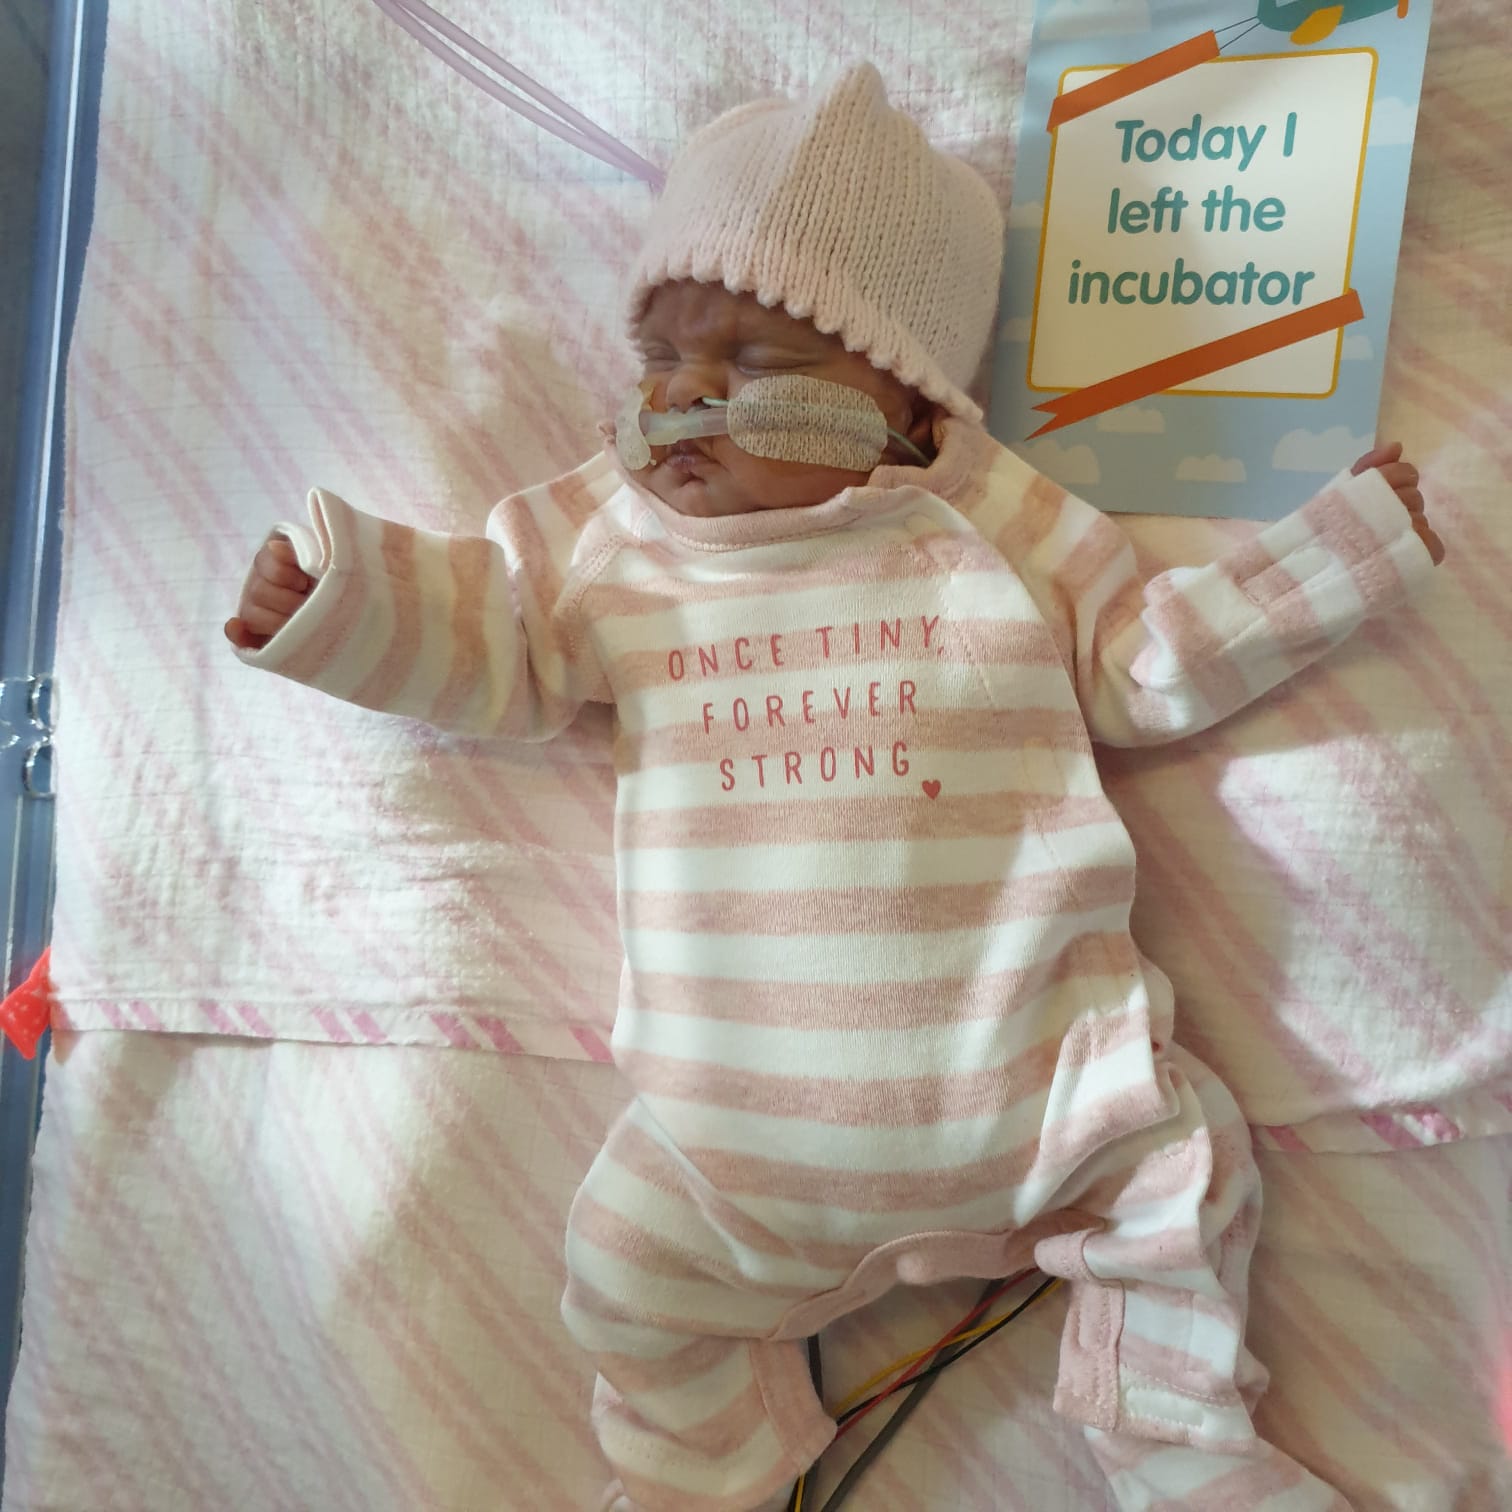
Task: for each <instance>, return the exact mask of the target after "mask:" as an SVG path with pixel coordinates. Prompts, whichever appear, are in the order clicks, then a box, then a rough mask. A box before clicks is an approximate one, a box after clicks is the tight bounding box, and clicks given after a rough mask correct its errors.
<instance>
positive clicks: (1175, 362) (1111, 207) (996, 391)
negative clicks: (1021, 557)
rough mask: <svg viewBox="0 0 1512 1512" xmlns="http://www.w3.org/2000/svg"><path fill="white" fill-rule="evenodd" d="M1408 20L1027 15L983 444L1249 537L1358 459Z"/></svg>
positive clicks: (1100, 492)
mask: <svg viewBox="0 0 1512 1512" xmlns="http://www.w3.org/2000/svg"><path fill="white" fill-rule="evenodd" d="M1239 8H1240V9H1243V8H1244V7H1243V5H1242V4H1241V5H1240V7H1239ZM1428 8H1429V7H1428V4H1427V0H1413V3H1412V5H1411V6H1410V7H1409V6H1407V5H1405V4H1403V5H1398V3H1397V0H1391V4H1390V7H1389V9H1387V8H1386V7H1384V6H1383V5H1382V4H1381V3H1380V0H1356V4H1355V5H1354V6H1353V7H1351V6H1349V5H1343V6H1339V5H1332V6H1328V7H1320V6H1315V5H1310V4H1296V3H1293V4H1285V3H1277V0H1270V3H1268V4H1265V5H1262V6H1261V8H1260V12H1259V14H1258V15H1255V14H1251V15H1250V16H1249V17H1248V18H1239V19H1236V20H1235V21H1234V22H1233V24H1232V25H1230V26H1228V27H1223V28H1215V27H1214V25H1213V22H1214V11H1215V7H1214V6H1213V5H1212V4H1195V3H1192V0H1040V5H1039V10H1038V13H1037V18H1036V31H1035V42H1034V48H1033V51H1032V53H1031V56H1030V63H1029V74H1028V82H1027V85H1026V90H1025V110H1024V124H1023V128H1022V139H1021V143H1020V149H1019V159H1018V167H1017V175H1016V184H1015V191H1014V203H1013V207H1012V209H1011V210H1010V214H1009V235H1008V256H1007V259H1006V266H1005V276H1004V285H1003V300H1002V312H1003V314H1002V327H1001V330H1000V340H999V346H998V351H997V357H996V362H995V366H994V384H993V404H992V411H991V417H990V424H991V427H992V430H993V432H994V434H995V435H997V436H998V438H999V439H1000V440H1002V441H1003V442H1005V444H1007V445H1009V446H1012V447H1014V448H1015V449H1016V450H1018V451H1020V452H1021V453H1022V454H1023V455H1024V456H1026V457H1027V458H1028V459H1029V460H1030V461H1031V462H1033V463H1034V464H1035V465H1036V466H1037V467H1039V469H1040V470H1041V471H1042V472H1045V473H1046V474H1048V475H1049V476H1051V477H1053V478H1055V479H1056V480H1057V481H1058V482H1061V483H1064V484H1065V485H1066V486H1067V487H1068V488H1071V489H1072V490H1073V491H1075V492H1078V493H1080V494H1082V495H1083V496H1084V497H1086V498H1088V499H1090V500H1091V501H1092V502H1094V503H1096V504H1099V505H1100V506H1102V507H1104V508H1108V509H1125V510H1144V511H1153V512H1161V513H1177V514H1210V515H1236V516H1249V517H1252V518H1274V517H1277V516H1279V515H1281V514H1284V513H1285V512H1287V510H1289V509H1290V508H1292V507H1294V505H1295V504H1296V503H1298V502H1300V500H1301V499H1302V498H1304V497H1306V495H1307V494H1309V493H1311V492H1312V491H1313V490H1314V489H1315V488H1316V487H1317V485H1318V484H1319V483H1321V482H1322V481H1323V480H1324V478H1326V476H1328V475H1330V474H1332V473H1333V472H1335V471H1336V470H1337V469H1338V468H1339V467H1341V466H1344V465H1347V464H1348V463H1349V462H1352V461H1353V460H1354V458H1355V457H1356V456H1358V455H1359V454H1360V453H1361V452H1363V451H1365V450H1367V449H1368V448H1369V446H1370V444H1371V442H1372V440H1373V433H1374V423H1375V414H1376V408H1377V405H1378V402H1379V395H1380V381H1381V372H1382V356H1383V352H1384V346H1385V336H1386V330H1387V325H1388V320H1389V312H1390V304H1391V292H1392V285H1393V283H1394V279H1395V270H1396V251H1397V245H1398V241H1399V238H1400V233H1401V223H1402V210H1403V204H1404V201H1405V194H1406V181H1407V169H1408V164H1409V161H1410V153H1411V139H1412V133H1413V126H1414V122H1415V117H1416V107H1417V97H1418V90H1419V85H1420V80H1421V71H1422V64H1423V56H1424V52H1425V49H1426V42H1427V27H1428V15H1427V12H1428ZM1399 10H1400V11H1403V12H1407V14H1398V11H1399ZM1352 12H1353V13H1355V14H1352ZM1304 13H1305V14H1304ZM1330 22H1331V23H1332V24H1331V25H1329V24H1328V23H1330ZM1272 23H1274V24H1272ZM1299 38H1301V39H1302V40H1298V39H1299ZM1307 39H1311V40H1310V41H1309V40H1307ZM1356 44H1359V45H1356ZM1120 53H1122V54H1125V55H1126V61H1124V62H1122V63H1119V62H1116V61H1110V58H1111V59H1117V58H1118V56H1119V55H1120ZM1041 190H1042V192H1043V198H1037V197H1036V196H1037V195H1038V194H1039V193H1040V192H1041ZM1299 474H1312V475H1313V476H1311V477H1308V476H1299Z"/></svg>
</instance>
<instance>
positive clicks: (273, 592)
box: [241, 578, 305, 619]
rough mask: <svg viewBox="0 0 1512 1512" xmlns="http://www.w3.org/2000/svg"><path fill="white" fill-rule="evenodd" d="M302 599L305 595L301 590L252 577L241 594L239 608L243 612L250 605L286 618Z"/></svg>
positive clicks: (302, 601)
mask: <svg viewBox="0 0 1512 1512" xmlns="http://www.w3.org/2000/svg"><path fill="white" fill-rule="evenodd" d="M304 601H305V595H304V594H303V593H302V592H299V591H297V590H295V589H293V588H280V587H278V586H277V584H275V583H269V582H266V581H264V580H261V579H256V578H254V579H253V581H252V582H250V583H249V584H248V585H247V591H246V593H245V594H243V596H242V602H241V610H242V612H243V613H244V614H245V613H246V611H247V610H248V608H250V607H256V608H258V609H268V610H271V611H272V612H273V613H275V614H281V615H282V616H283V617H284V618H285V619H288V618H289V616H290V615H292V614H293V613H294V611H295V610H296V609H298V608H299V606H300V605H301V604H303V603H304Z"/></svg>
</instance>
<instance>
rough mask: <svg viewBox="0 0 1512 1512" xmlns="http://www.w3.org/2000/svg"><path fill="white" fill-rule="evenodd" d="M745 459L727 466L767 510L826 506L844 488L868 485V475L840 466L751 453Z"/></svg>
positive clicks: (743, 455)
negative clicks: (848, 470) (824, 504)
mask: <svg viewBox="0 0 1512 1512" xmlns="http://www.w3.org/2000/svg"><path fill="white" fill-rule="evenodd" d="M741 456H742V460H741V462H739V463H733V462H732V463H730V464H727V465H729V467H730V470H731V472H732V473H735V472H737V470H738V473H739V477H740V481H741V483H742V485H743V486H744V487H745V488H746V489H747V490H748V491H750V492H751V493H752V494H754V495H756V496H757V499H758V507H761V508H765V509H801V508H803V507H805V506H807V505H810V504H822V503H824V501H825V500H826V499H832V498H834V496H835V495H836V494H837V493H839V492H840V491H841V490H842V489H846V488H854V487H858V486H859V485H860V484H862V483H865V482H866V479H867V476H868V475H867V474H866V473H856V472H845V471H843V470H842V469H840V468H838V467H815V466H814V465H813V464H812V463H809V462H784V461H781V460H779V459H777V458H774V457H753V456H751V455H750V454H749V453H744V454H741Z"/></svg>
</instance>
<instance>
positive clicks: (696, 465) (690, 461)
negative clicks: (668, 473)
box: [661, 441, 719, 474]
mask: <svg viewBox="0 0 1512 1512" xmlns="http://www.w3.org/2000/svg"><path fill="white" fill-rule="evenodd" d="M661 465H662V466H663V467H670V468H672V469H673V471H674V472H687V473H695V474H696V473H699V472H702V471H703V470H704V469H705V468H709V467H717V466H718V465H719V464H718V463H717V462H715V460H714V459H713V457H711V456H710V455H709V454H708V452H706V451H705V450H704V449H703V448H702V447H701V446H700V445H699V444H698V443H697V442H696V441H674V442H673V443H672V445H671V446H669V447H668V448H667V449H666V453H665V454H664V455H663V457H662V458H661Z"/></svg>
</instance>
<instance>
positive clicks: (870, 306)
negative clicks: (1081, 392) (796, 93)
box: [630, 63, 1003, 420]
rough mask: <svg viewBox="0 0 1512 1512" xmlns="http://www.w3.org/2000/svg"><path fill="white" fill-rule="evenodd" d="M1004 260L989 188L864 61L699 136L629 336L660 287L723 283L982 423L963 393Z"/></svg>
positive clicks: (672, 191)
mask: <svg viewBox="0 0 1512 1512" xmlns="http://www.w3.org/2000/svg"><path fill="white" fill-rule="evenodd" d="M1002 256H1003V218H1002V213H1001V212H1000V211H999V209H998V205H997V199H996V196H995V195H994V194H993V192H992V190H991V189H990V188H989V187H988V186H987V183H986V181H985V180H984V179H982V178H981V177H980V175H978V174H977V173H976V171H975V170H974V169H972V168H970V167H968V166H967V164H965V163H964V162H962V161H961V160H960V159H958V158H953V157H949V156H947V155H946V154H945V153H943V152H938V151H936V150H935V149H934V148H933V147H931V146H930V145H929V143H928V142H927V141H926V140H925V137H924V133H923V132H922V131H921V130H920V129H919V127H918V125H917V124H916V123H915V122H914V121H912V120H910V119H909V117H907V116H906V115H904V114H903V113H902V112H901V111H899V110H894V109H893V108H892V106H891V105H889V104H888V103H887V91H886V89H885V87H884V86H883V83H882V79H881V76H880V75H879V74H878V73H877V70H876V69H875V68H873V67H872V66H871V64H869V63H862V64H859V65H857V66H856V67H854V68H851V69H849V70H848V71H847V72H846V73H844V74H843V75H841V77H840V78H839V79H838V80H837V81H836V82H835V83H834V84H833V85H831V87H830V88H829V89H828V90H826V91H824V92H822V93H820V94H817V95H815V96H814V97H812V98H811V99H808V100H805V101H801V102H795V101H791V100H783V99H776V100H757V101H755V102H754V103H752V104H749V105H742V106H740V107H738V108H737V109H735V110H731V111H728V112H727V113H726V114H724V115H722V116H720V117H719V118H718V119H717V120H715V121H712V122H711V123H710V124H709V125H707V126H705V127H704V128H703V129H702V130H701V131H698V132H695V133H694V135H693V136H692V137H691V138H690V139H689V141H688V144H687V146H686V147H684V148H683V150H682V152H681V153H680V154H679V155H678V157H677V159H676V160H675V161H674V162H673V164H672V167H671V170H670V172H669V173H668V175H667V185H666V188H665V189H664V190H663V192H662V196H661V199H660V200H659V201H658V203H657V207H656V211H655V213H654V215H653V219H652V224H651V229H650V232H649V234H648V235H647V237H646V241H645V245H644V246H643V247H642V248H641V252H640V256H639V258H638V260H637V262H636V266H635V272H634V275H633V285H632V289H631V295H630V323H631V326H632V328H633V327H634V326H635V325H637V324H638V323H639V321H640V319H641V317H642V316H643V315H644V314H645V311H646V306H647V304H648V303H649V301H650V297H651V294H652V292H653V290H655V289H656V288H657V286H658V285H660V284H663V283H668V282H671V281H673V280H675V279H684V278H691V279H695V280H697V281H698V282H699V283H720V284H723V285H724V286H725V288H727V289H729V290H730V291H731V293H735V294H741V293H751V294H754V295H755V296H756V298H757V299H759V300H760V301H761V303H762V304H764V305H767V306H769V307H770V306H774V305H780V306H781V307H782V308H783V309H784V310H786V311H787V313H788V314H789V315H792V316H794V317H795V318H796V319H799V320H809V321H812V322H813V324H814V325H815V326H817V327H818V328H819V330H821V331H823V332H825V333H826V334H830V333H833V334H836V335H838V336H839V337H840V338H841V339H842V340H843V341H844V343H845V345H846V347H847V348H848V349H849V350H850V351H853V352H862V353H864V354H865V355H866V356H867V357H868V358H870V360H871V362H872V363H873V364H874V365H875V366H876V367H879V368H882V369H884V370H885V371H887V372H889V373H892V374H893V375H894V376H895V377H897V378H899V379H900V380H901V381H902V382H904V383H906V384H908V385H909V386H910V387H912V388H916V389H918V390H919V391H920V392H921V393H923V394H924V395H925V396H926V397H927V398H929V399H933V400H936V401H937V402H939V403H940V404H943V405H944V406H945V407H946V408H947V409H949V410H950V411H951V412H952V413H954V414H956V415H960V416H962V417H963V418H965V419H968V420H978V419H980V418H981V413H982V412H981V410H980V409H979V408H978V406H977V405H975V404H973V403H972V401H971V400H970V399H969V398H967V396H966V392H965V391H966V388H967V386H968V385H969V384H970V382H971V380H972V378H973V377H974V376H975V374H976V370H977V365H978V363H979V362H980V361H981V358H982V354H983V352H984V351H985V350H986V346H987V338H988V336H989V334H990V332H991V329H992V319H993V312H994V310H995V308H996V305H997V292H998V277H999V272H1000V269H1001V265H1002Z"/></svg>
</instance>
